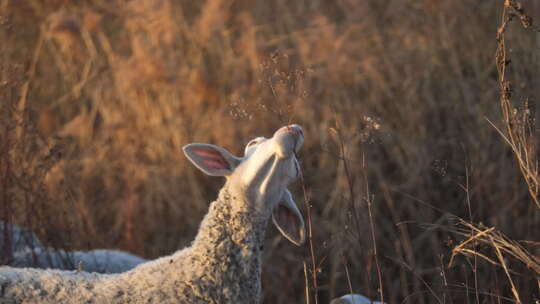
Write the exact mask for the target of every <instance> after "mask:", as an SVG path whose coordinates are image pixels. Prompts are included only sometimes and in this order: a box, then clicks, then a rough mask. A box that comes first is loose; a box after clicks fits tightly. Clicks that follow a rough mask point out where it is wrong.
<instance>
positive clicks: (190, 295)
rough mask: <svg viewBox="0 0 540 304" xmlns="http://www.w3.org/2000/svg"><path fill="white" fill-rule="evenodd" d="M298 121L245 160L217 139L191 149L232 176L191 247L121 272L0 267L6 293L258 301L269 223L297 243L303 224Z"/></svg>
mask: <svg viewBox="0 0 540 304" xmlns="http://www.w3.org/2000/svg"><path fill="white" fill-rule="evenodd" d="M303 140H304V135H303V132H302V128H301V127H300V126H298V125H290V126H285V127H282V128H280V129H279V130H278V131H276V132H275V133H274V136H273V137H272V138H270V139H262V138H259V139H256V140H254V141H252V142H250V143H249V144H248V146H247V147H246V153H245V156H244V157H243V158H240V157H235V156H233V155H232V154H230V153H229V152H228V151H227V150H225V149H223V148H221V147H218V146H214V145H210V144H197V143H195V144H190V145H187V146H185V147H184V153H185V154H186V156H187V157H188V159H190V160H191V162H193V164H195V166H196V167H197V168H199V169H201V170H202V171H203V172H205V173H206V174H209V175H213V176H225V177H226V178H227V181H226V183H225V185H224V187H223V188H222V189H221V190H220V192H219V195H218V198H217V199H216V201H214V202H213V203H211V204H210V207H209V211H208V213H207V214H206V216H205V217H204V219H203V221H202V222H201V225H200V228H199V231H198V233H197V236H196V237H195V240H194V241H193V243H192V244H191V246H190V247H187V248H184V249H183V250H180V251H178V252H176V253H175V254H173V255H171V256H167V257H162V258H160V259H157V260H155V261H151V262H147V263H144V264H141V265H139V266H138V267H136V268H135V269H133V270H131V271H128V272H125V273H121V274H96V273H87V272H70V271H60V270H38V269H17V268H11V267H1V268H0V286H1V288H0V293H1V294H0V298H2V299H5V300H7V301H10V300H11V301H13V302H16V303H20V302H23V303H35V302H39V303H185V304H187V303H189V304H198V303H201V304H202V303H205V304H206V303H221V304H226V303H239V304H242V303H259V302H260V298H261V263H262V249H263V246H262V245H263V242H264V235H265V232H266V226H267V223H268V220H269V219H270V216H272V217H273V221H274V224H276V225H277V226H278V228H279V231H281V233H283V234H284V235H285V236H286V237H287V238H288V239H289V240H291V241H293V242H294V243H296V244H301V243H303V241H304V222H303V219H302V216H301V214H300V212H299V211H298V208H297V207H296V206H295V205H294V202H293V201H292V198H291V197H290V193H288V191H287V188H286V187H287V186H288V185H289V184H290V183H291V182H292V181H293V180H295V179H296V178H297V177H298V176H299V174H300V171H299V170H300V169H299V165H298V161H297V159H296V153H297V152H298V150H299V149H300V147H301V146H302V144H303Z"/></svg>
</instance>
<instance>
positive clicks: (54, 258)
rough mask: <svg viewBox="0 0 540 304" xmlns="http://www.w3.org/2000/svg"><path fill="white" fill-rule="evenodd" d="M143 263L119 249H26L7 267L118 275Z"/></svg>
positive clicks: (18, 252) (141, 260) (15, 255)
mask: <svg viewBox="0 0 540 304" xmlns="http://www.w3.org/2000/svg"><path fill="white" fill-rule="evenodd" d="M146 261H147V260H145V259H143V258H140V257H138V256H136V255H133V254H130V253H127V252H124V251H120V250H112V249H95V250H90V251H65V250H61V249H59V250H55V249H52V248H43V247H38V248H25V249H23V250H19V251H17V252H15V253H14V254H13V259H12V260H11V262H10V263H9V265H10V266H13V267H35V268H53V269H62V270H83V271H86V272H99V273H121V272H125V271H128V270H131V269H133V268H135V267H136V266H138V265H139V264H142V263H144V262H146Z"/></svg>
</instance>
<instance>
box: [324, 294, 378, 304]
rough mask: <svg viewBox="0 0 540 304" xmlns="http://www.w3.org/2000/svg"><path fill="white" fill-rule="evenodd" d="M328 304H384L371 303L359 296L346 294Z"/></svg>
mask: <svg viewBox="0 0 540 304" xmlns="http://www.w3.org/2000/svg"><path fill="white" fill-rule="evenodd" d="M330 304H385V303H382V302H378V301H371V300H370V299H368V298H366V297H364V296H363V295H361V294H352V293H351V294H347V295H344V296H342V297H341V298H337V299H334V300H332V302H330Z"/></svg>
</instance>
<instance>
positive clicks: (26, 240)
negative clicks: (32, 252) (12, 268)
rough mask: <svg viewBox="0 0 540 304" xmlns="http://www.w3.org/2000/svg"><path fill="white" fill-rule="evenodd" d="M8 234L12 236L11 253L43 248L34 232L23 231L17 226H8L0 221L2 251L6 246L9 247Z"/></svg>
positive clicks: (0, 246) (0, 248)
mask: <svg viewBox="0 0 540 304" xmlns="http://www.w3.org/2000/svg"><path fill="white" fill-rule="evenodd" d="M6 230H7V231H6ZM6 234H11V235H10V245H11V250H10V252H11V253H14V252H16V251H19V250H23V249H25V248H34V247H35V248H38V247H43V245H41V242H40V241H39V239H38V238H37V236H36V235H35V234H34V233H33V232H30V231H28V230H26V229H23V228H21V227H19V226H17V225H15V224H6V223H5V222H3V221H0V250H2V251H3V249H4V248H5V246H7V240H6V237H5V236H6Z"/></svg>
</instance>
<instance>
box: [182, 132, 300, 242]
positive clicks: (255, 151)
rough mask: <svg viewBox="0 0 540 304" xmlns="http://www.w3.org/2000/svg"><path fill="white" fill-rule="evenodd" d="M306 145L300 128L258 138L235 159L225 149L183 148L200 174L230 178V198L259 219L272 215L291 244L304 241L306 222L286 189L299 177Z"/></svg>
mask: <svg viewBox="0 0 540 304" xmlns="http://www.w3.org/2000/svg"><path fill="white" fill-rule="evenodd" d="M303 143H304V133H303V131H302V127H300V126H299V125H289V126H284V127H282V128H280V129H278V130H277V131H276V132H275V133H274V135H273V136H272V137H271V138H264V137H257V138H255V139H253V140H251V141H250V142H249V143H248V144H247V145H246V147H245V152H244V156H243V157H236V156H234V155H232V154H231V153H230V152H228V151H227V150H225V149H224V148H222V147H219V146H215V145H211V144H203V143H192V144H188V145H186V146H184V148H183V150H184V153H185V155H186V157H187V158H188V159H189V160H190V161H191V162H192V163H193V164H194V165H195V166H196V167H197V168H198V169H200V170H201V171H203V172H204V173H206V174H208V175H211V176H224V177H226V178H227V187H228V190H229V191H230V192H231V195H233V196H234V197H237V198H239V199H240V201H242V202H245V203H247V204H248V205H249V206H245V207H248V208H252V209H253V210H255V212H256V213H257V215H258V216H261V217H263V218H265V219H267V218H269V217H270V215H272V221H273V223H274V224H275V225H276V227H277V228H278V230H279V231H280V232H281V233H282V234H283V235H284V236H285V237H286V238H287V239H289V240H290V241H291V242H293V243H294V244H297V245H300V244H302V243H303V242H304V240H305V232H304V220H303V218H302V214H301V213H300V211H299V210H298V208H297V206H296V204H295V202H294V200H293V198H292V195H291V193H290V192H289V190H288V189H287V186H288V185H289V184H290V183H291V182H293V181H294V180H295V179H297V178H298V177H299V176H300V166H299V163H298V159H297V158H296V153H297V152H298V151H299V150H300V148H301V147H302V144H303Z"/></svg>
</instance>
